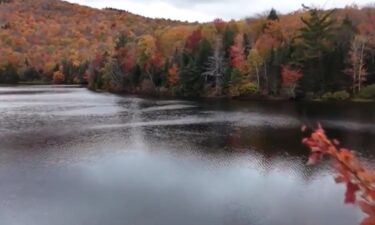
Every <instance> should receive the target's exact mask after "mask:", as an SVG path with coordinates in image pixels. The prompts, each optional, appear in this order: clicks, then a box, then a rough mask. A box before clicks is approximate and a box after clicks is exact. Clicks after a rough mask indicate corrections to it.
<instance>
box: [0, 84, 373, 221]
mask: <svg viewBox="0 0 375 225" xmlns="http://www.w3.org/2000/svg"><path fill="white" fill-rule="evenodd" d="M374 115H375V106H374V105H370V104H352V105H347V104H344V103H340V104H332V103H331V104H326V103H288V102H263V103H262V102H237V101H225V100H205V101H203V100H201V101H194V100H170V99H165V100H162V99H146V98H141V97H136V96H118V95H112V94H106V93H94V92H90V91H88V90H86V89H84V88H79V87H74V86H16V87H0V221H1V224H4V225H18V224H28V225H67V224H77V225H81V224H82V225H86V224H90V225H103V224H106V225H120V224H121V225H122V224H133V225H138V224H139V225H146V224H147V225H149V224H155V225H175V224H181V225H184V224H186V225H191V224H197V225H198V224H202V225H203V224H204V225H211V224H212V225H218V224H223V225H227V224H228V225H229V224H231V225H237V224H238V225H243V224H251V225H262V224H265V225H290V224H299V225H304V224H306V225H310V224H319V225H332V224H340V225H353V224H358V223H359V221H360V220H361V216H362V215H361V213H360V212H359V210H358V209H357V208H356V207H355V206H352V205H345V204H343V202H344V199H343V198H344V197H343V196H344V191H345V190H344V187H342V186H340V185H336V184H335V183H334V181H333V177H332V174H331V171H330V170H329V167H327V166H325V165H321V166H317V167H308V166H306V165H305V162H306V157H307V154H308V151H307V150H306V149H305V148H304V147H303V146H302V145H301V138H302V134H301V132H300V129H299V127H300V126H301V125H302V124H307V125H312V124H314V123H315V122H318V121H320V122H322V124H323V126H324V127H326V128H327V130H328V134H329V135H330V136H332V137H335V138H338V139H340V140H342V142H343V144H344V145H345V146H347V147H350V148H352V149H355V150H357V151H359V154H360V156H361V157H363V158H365V159H366V160H367V161H368V163H369V164H370V165H373V162H374V156H375V154H374V153H373V152H372V150H373V149H375V139H374V137H375V126H374V124H375V116H374Z"/></svg>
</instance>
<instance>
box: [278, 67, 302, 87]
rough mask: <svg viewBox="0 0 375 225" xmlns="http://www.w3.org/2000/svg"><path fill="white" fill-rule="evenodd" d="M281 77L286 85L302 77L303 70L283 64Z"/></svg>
mask: <svg viewBox="0 0 375 225" xmlns="http://www.w3.org/2000/svg"><path fill="white" fill-rule="evenodd" d="M281 77H282V79H283V83H284V84H285V85H289V84H293V83H295V82H297V81H298V80H299V79H300V78H301V77H302V71H301V70H300V69H293V68H291V67H290V66H287V65H282V66H281Z"/></svg>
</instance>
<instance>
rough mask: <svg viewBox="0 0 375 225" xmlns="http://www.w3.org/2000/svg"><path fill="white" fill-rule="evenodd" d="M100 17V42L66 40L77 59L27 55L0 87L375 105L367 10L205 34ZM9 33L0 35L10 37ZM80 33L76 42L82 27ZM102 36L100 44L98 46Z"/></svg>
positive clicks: (9, 62) (220, 24)
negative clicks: (73, 86) (33, 84)
mask: <svg viewBox="0 0 375 225" xmlns="http://www.w3.org/2000/svg"><path fill="white" fill-rule="evenodd" d="M74 7H79V6H76V5H75V6H74ZM84 9H85V10H93V9H86V8H84ZM0 10H1V8H0ZM82 10H83V9H82ZM101 13H105V16H107V17H103V19H104V18H106V19H104V21H102V24H101V29H102V30H104V31H105V32H103V33H100V32H99V33H98V34H90V35H91V36H88V37H94V38H92V39H93V41H92V42H91V41H90V39H86V38H82V37H81V39H84V40H79V39H76V38H75V37H73V38H71V39H70V41H72V42H73V43H72V46H77V44H78V43H81V45H82V44H85V43H86V44H87V45H88V46H90V47H87V48H85V49H82V47H81V46H77V47H78V48H81V49H82V52H80V51H77V49H75V48H68V49H66V48H65V49H63V51H68V53H67V54H66V53H64V54H61V55H57V56H56V57H54V59H53V60H49V62H50V65H49V68H43V67H45V66H44V65H45V64H44V65H39V66H37V63H34V62H35V60H33V62H30V61H31V60H29V58H28V57H27V56H28V55H27V54H18V57H16V56H15V55H14V54H13V55H12V54H11V55H10V56H13V58H12V57H8V59H6V60H5V62H6V63H3V66H2V70H1V71H2V72H0V81H2V82H9V81H11V82H16V81H18V80H35V79H45V80H47V81H49V82H54V83H86V82H87V83H88V86H89V88H91V89H104V90H109V91H123V92H129V93H140V94H158V95H171V96H176V95H178V96H189V97H190V96H193V97H195V96H205V97H215V96H228V97H241V96H259V97H261V96H266V97H276V98H278V97H283V98H294V99H295V98H310V99H312V98H322V99H327V100H335V99H336V100H346V99H348V98H350V97H358V96H359V97H361V98H369V99H371V98H375V85H374V83H375V74H374V73H375V10H374V8H371V7H365V8H358V7H357V6H350V7H346V8H344V9H334V10H328V11H327V10H319V9H316V8H309V7H306V6H304V8H303V9H301V10H299V11H296V12H293V13H290V14H287V15H279V14H278V13H277V11H276V10H274V9H272V10H271V11H270V12H269V13H267V14H265V15H261V16H258V17H256V18H247V19H244V20H239V21H234V20H232V21H229V22H225V21H223V20H221V19H216V20H214V21H213V22H211V23H204V24H198V23H194V24H187V23H178V22H174V21H158V22H155V24H150V25H147V24H146V25H145V24H134V23H136V21H133V22H132V23H130V24H131V27H132V28H131V29H129V27H130V26H123V25H120V24H122V22H121V20H119V19H115V18H117V16H118V15H124V14H125V15H127V12H122V11H116V10H113V9H107V10H104V12H103V10H102V11H101ZM113 13H115V14H116V16H113ZM108 15H110V16H109V18H110V19H108ZM0 19H1V18H0ZM0 21H1V20H0ZM149 21H153V20H149ZM128 24H129V23H128ZM137 25H139V26H140V27H137ZM12 26H13V25H12V24H10V27H8V28H3V29H2V30H3V32H4V31H5V32H8V33H9V32H10V31H9V30H12ZM92 26H95V25H94V24H93V25H92ZM99 26H100V25H99ZM144 26H152V28H146V27H144ZM120 27H121V29H120ZM91 29H92V30H95V31H96V29H97V28H91ZM78 30H79V32H81V35H82V32H83V31H82V27H81V28H80V29H78ZM83 30H84V29H83ZM104 34H106V35H107V34H108V36H106V37H105V41H104V39H103V40H102V41H101V40H100V38H104V37H103V35H104ZM0 35H1V33H0ZM77 35H78V36H79V34H77ZM96 35H99V36H96ZM57 38H58V37H57ZM57 41H59V40H57ZM60 41H61V40H60ZM9 42H10V43H11V44H13V43H12V40H10V41H9ZM13 42H14V40H13ZM26 42H27V41H26ZM76 42H78V43H76ZM51 45H52V47H53V46H54V45H53V43H51V44H50V45H49V47H51ZM83 46H84V45H83ZM15 47H16V46H13V47H12V50H13V51H15V49H14V48H15ZM19 47H21V48H22V46H19ZM47 50H48V48H46V47H44V46H43V48H41V49H40V54H42V55H41V56H42V57H43V56H44V57H45V58H47V61H48V58H49V57H46V55H43V54H46V53H45V51H47ZM20 56H21V57H20ZM25 56H26V57H25ZM48 56H49V55H48ZM59 57H61V58H59ZM20 58H22V59H23V60H20ZM42 59H43V58H42ZM0 62H4V61H0ZM20 64H22V66H19V65H20ZM17 65H18V66H17ZM20 67H22V68H23V70H22V71H20V69H19V68H20ZM14 74H18V75H17V76H15V75H14Z"/></svg>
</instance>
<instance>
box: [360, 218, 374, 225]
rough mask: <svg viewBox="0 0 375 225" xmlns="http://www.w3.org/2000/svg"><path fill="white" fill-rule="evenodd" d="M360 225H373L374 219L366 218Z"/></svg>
mask: <svg viewBox="0 0 375 225" xmlns="http://www.w3.org/2000/svg"><path fill="white" fill-rule="evenodd" d="M361 225H375V218H374V217H368V218H366V219H364V220H363V221H362V223H361Z"/></svg>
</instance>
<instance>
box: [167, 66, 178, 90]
mask: <svg viewBox="0 0 375 225" xmlns="http://www.w3.org/2000/svg"><path fill="white" fill-rule="evenodd" d="M177 72H178V68H177V65H176V64H173V65H172V66H171V67H170V68H169V70H168V83H169V84H170V85H171V86H173V85H175V84H177V81H178V77H177Z"/></svg>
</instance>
